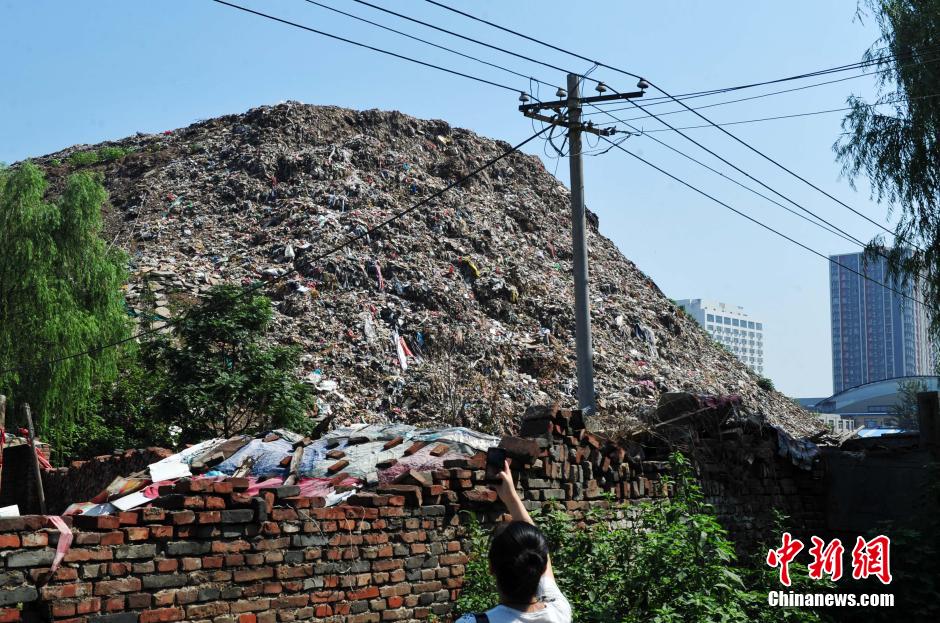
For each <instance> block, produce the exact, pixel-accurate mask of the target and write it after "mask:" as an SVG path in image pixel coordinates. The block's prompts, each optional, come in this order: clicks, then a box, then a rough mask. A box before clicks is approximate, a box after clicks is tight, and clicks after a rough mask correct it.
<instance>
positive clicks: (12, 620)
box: [0, 608, 21, 623]
mask: <svg viewBox="0 0 940 623" xmlns="http://www.w3.org/2000/svg"><path fill="white" fill-rule="evenodd" d="M20 620H21V619H20V611H19V610H18V609H16V608H0V623H19V621H20Z"/></svg>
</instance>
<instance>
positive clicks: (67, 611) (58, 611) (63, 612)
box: [52, 602, 75, 619]
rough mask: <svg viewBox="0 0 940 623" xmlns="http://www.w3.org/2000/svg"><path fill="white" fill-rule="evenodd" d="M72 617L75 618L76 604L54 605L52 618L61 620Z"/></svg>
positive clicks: (61, 603)
mask: <svg viewBox="0 0 940 623" xmlns="http://www.w3.org/2000/svg"><path fill="white" fill-rule="evenodd" d="M71 616H75V604H73V603H69V602H58V603H54V604H52V618H54V619H61V618H64V617H71Z"/></svg>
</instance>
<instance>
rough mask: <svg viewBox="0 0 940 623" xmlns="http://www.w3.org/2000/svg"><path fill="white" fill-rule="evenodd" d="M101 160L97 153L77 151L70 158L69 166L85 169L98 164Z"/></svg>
mask: <svg viewBox="0 0 940 623" xmlns="http://www.w3.org/2000/svg"><path fill="white" fill-rule="evenodd" d="M99 159H100V158H99V156H98V152H96V151H77V152H75V153H74V154H72V155H71V156H69V164H71V165H72V166H76V167H85V166H89V165H92V164H97V163H98V160H99Z"/></svg>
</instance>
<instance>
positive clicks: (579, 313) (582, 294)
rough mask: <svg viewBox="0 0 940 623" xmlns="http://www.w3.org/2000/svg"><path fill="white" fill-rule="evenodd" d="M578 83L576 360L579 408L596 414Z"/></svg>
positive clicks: (574, 100)
mask: <svg viewBox="0 0 940 623" xmlns="http://www.w3.org/2000/svg"><path fill="white" fill-rule="evenodd" d="M578 82H579V79H578V76H577V75H576V74H568V149H569V152H568V164H569V167H570V169H569V170H570V172H571V251H572V254H573V260H574V266H573V268H574V321H575V342H576V345H575V357H576V359H575V360H576V361H577V365H578V406H579V407H581V408H582V409H587V410H589V411H590V414H591V415H594V414H596V413H597V405H596V404H595V402H594V348H593V346H592V345H591V309H590V305H591V299H590V297H589V294H588V251H587V233H586V232H585V217H584V165H583V164H582V162H581V102H580V101H579V99H580V89H579V85H578Z"/></svg>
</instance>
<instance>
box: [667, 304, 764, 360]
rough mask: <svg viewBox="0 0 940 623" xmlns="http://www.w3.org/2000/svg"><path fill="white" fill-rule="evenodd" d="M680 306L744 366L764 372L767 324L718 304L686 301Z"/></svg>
mask: <svg viewBox="0 0 940 623" xmlns="http://www.w3.org/2000/svg"><path fill="white" fill-rule="evenodd" d="M676 304H677V305H679V306H680V307H682V308H683V309H684V310H685V311H686V313H688V314H689V315H690V316H692V317H693V318H695V320H696V321H698V323H699V324H700V325H702V326H703V327H704V328H705V330H706V331H708V333H709V335H711V336H712V338H713V339H714V340H715V341H716V342H718V343H719V344H721V345H722V346H724V347H725V348H727V349H728V350H730V351H731V352H732V353H734V355H735V357H737V358H738V359H739V360H740V361H741V362H742V363H744V364H745V365H746V366H748V367H749V368H750V369H751V370H753V371H754V372H756V373H757V374H763V373H764V323H762V322H757V321H756V320H754V319H753V318H751V317H750V316H748V315H747V314H746V313H745V312H744V308H742V307H738V306H736V305H728V304H726V303H720V302H718V301H708V300H704V299H683V300H681V301H676Z"/></svg>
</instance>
